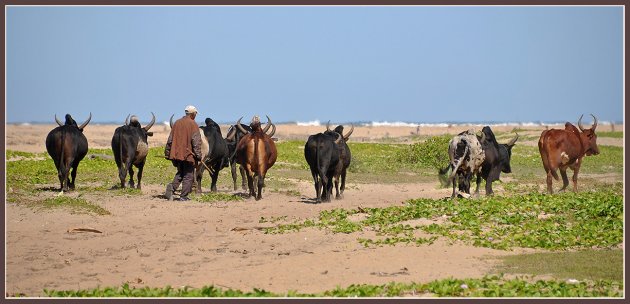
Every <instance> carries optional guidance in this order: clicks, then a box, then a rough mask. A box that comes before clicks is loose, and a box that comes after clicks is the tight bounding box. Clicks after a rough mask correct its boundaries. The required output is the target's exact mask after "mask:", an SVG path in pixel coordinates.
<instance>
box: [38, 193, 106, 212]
mask: <svg viewBox="0 0 630 304" xmlns="http://www.w3.org/2000/svg"><path fill="white" fill-rule="evenodd" d="M36 207H37V208H40V209H41V208H45V209H51V208H66V209H69V210H70V213H73V214H81V213H83V214H97V215H110V214H111V213H110V212H109V211H107V210H105V209H104V208H103V207H101V206H99V205H97V204H94V203H91V202H88V201H87V200H85V199H82V198H72V197H68V196H56V197H54V198H47V199H45V200H44V201H43V202H42V204H41V205H37V206H36Z"/></svg>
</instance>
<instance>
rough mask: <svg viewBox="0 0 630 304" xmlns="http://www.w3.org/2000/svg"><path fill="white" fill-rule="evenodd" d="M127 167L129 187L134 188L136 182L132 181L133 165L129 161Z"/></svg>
mask: <svg viewBox="0 0 630 304" xmlns="http://www.w3.org/2000/svg"><path fill="white" fill-rule="evenodd" d="M127 168H129V187H130V188H135V186H136V184H135V183H134V182H133V165H132V164H131V163H129V164H127Z"/></svg>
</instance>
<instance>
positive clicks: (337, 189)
mask: <svg viewBox="0 0 630 304" xmlns="http://www.w3.org/2000/svg"><path fill="white" fill-rule="evenodd" d="M339 178H340V176H335V192H336V193H337V194H336V195H335V199H341V198H342V196H341V194H340V193H339Z"/></svg>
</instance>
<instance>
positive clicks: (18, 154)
mask: <svg viewBox="0 0 630 304" xmlns="http://www.w3.org/2000/svg"><path fill="white" fill-rule="evenodd" d="M5 157H6V159H12V158H16V157H21V158H26V159H29V158H37V157H44V158H46V157H48V158H49V157H50V156H48V154H47V153H30V152H22V151H15V150H7V151H6V152H5Z"/></svg>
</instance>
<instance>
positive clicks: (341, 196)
mask: <svg viewBox="0 0 630 304" xmlns="http://www.w3.org/2000/svg"><path fill="white" fill-rule="evenodd" d="M342 198H343V195H341V194H337V195H336V196H335V199H342Z"/></svg>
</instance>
